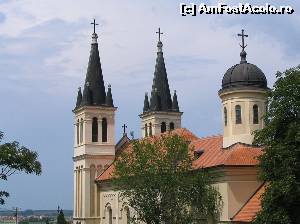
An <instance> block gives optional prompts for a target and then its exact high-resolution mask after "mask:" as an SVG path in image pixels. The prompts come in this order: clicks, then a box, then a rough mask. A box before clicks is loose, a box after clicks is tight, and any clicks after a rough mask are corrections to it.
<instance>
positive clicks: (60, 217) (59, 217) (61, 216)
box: [57, 209, 67, 224]
mask: <svg viewBox="0 0 300 224" xmlns="http://www.w3.org/2000/svg"><path fill="white" fill-rule="evenodd" d="M57 224H67V221H66V219H65V215H64V212H63V210H62V209H61V210H60V211H59V213H58V215H57Z"/></svg>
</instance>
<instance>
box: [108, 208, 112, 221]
mask: <svg viewBox="0 0 300 224" xmlns="http://www.w3.org/2000/svg"><path fill="white" fill-rule="evenodd" d="M108 223H109V224H112V209H111V207H109V208H108Z"/></svg>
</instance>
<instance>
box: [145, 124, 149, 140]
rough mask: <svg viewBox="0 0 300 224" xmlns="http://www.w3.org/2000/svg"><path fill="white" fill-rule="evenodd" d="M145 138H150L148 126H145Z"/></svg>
mask: <svg viewBox="0 0 300 224" xmlns="http://www.w3.org/2000/svg"><path fill="white" fill-rule="evenodd" d="M145 137H148V125H147V124H145Z"/></svg>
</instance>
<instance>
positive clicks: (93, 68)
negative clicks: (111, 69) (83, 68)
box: [84, 33, 106, 105]
mask: <svg viewBox="0 0 300 224" xmlns="http://www.w3.org/2000/svg"><path fill="white" fill-rule="evenodd" d="M97 38H98V36H97V34H96V33H93V35H92V44H91V51H90V58H89V64H88V68H87V73H86V78H85V87H84V88H86V86H88V87H89V89H90V92H91V102H92V105H104V104H105V98H106V93H105V86H104V81H103V74H102V69H101V63H100V57H99V50H98V43H97Z"/></svg>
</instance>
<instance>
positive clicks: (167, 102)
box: [143, 30, 179, 113]
mask: <svg viewBox="0 0 300 224" xmlns="http://www.w3.org/2000/svg"><path fill="white" fill-rule="evenodd" d="M158 34H159V41H158V43H157V58H156V65H155V71H154V78H153V84H152V90H151V97H150V105H149V108H148V105H147V104H148V97H146V96H145V101H144V108H143V112H144V113H147V112H151V111H175V112H179V107H178V106H175V110H174V109H173V105H172V104H173V103H172V97H171V93H170V87H169V82H168V76H167V71H166V65H165V60H164V56H163V51H162V47H163V44H162V42H161V41H160V34H162V33H160V30H159V32H158ZM175 98H176V99H175V100H176V101H177V96H176V97H175ZM175 104H177V105H178V102H175Z"/></svg>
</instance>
